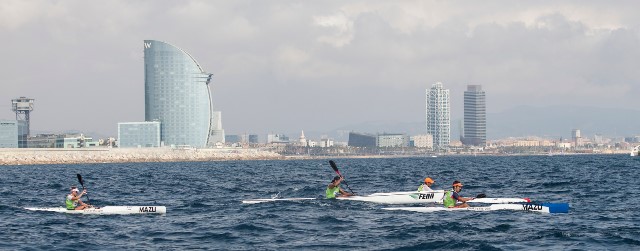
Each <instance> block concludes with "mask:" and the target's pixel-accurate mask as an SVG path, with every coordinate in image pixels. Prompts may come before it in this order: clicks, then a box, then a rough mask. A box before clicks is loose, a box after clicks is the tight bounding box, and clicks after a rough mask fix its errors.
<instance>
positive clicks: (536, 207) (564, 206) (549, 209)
mask: <svg viewBox="0 0 640 251" xmlns="http://www.w3.org/2000/svg"><path fill="white" fill-rule="evenodd" d="M382 209H384V210H393V211H411V212H419V213H432V212H442V211H447V212H449V211H477V212H487V211H497V210H513V211H528V212H539V213H568V212H569V204H568V203H541V204H533V203H525V204H492V205H490V206H486V207H465V208H446V207H385V208H382Z"/></svg>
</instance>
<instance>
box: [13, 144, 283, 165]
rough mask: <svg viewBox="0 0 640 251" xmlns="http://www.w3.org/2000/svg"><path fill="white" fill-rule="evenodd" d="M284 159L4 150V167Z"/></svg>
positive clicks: (259, 153)
mask: <svg viewBox="0 0 640 251" xmlns="http://www.w3.org/2000/svg"><path fill="white" fill-rule="evenodd" d="M260 159H263V160H266V159H283V157H282V155H280V154H277V153H274V152H269V151H263V150H259V149H238V148H221V149H170V148H123V149H119V148H88V149H30V148H27V149H0V165H34V164H73V163H122V162H178V161H223V160H260Z"/></svg>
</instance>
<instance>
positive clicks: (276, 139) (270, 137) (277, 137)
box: [267, 134, 289, 144]
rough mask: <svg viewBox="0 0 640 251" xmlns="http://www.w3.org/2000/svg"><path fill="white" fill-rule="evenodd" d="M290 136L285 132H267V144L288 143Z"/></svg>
mask: <svg viewBox="0 0 640 251" xmlns="http://www.w3.org/2000/svg"><path fill="white" fill-rule="evenodd" d="M288 143H289V137H287V136H285V135H284V134H267V144H288Z"/></svg>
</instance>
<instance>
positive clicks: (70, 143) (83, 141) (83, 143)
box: [55, 134, 100, 148]
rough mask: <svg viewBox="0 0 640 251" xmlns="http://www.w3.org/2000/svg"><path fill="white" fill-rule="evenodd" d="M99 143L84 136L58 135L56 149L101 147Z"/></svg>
mask: <svg viewBox="0 0 640 251" xmlns="http://www.w3.org/2000/svg"><path fill="white" fill-rule="evenodd" d="M99 145H100V144H99V142H98V141H93V138H91V137H85V136H84V135H83V134H79V135H77V134H67V135H58V138H56V145H55V147H56V148H87V147H97V146H99Z"/></svg>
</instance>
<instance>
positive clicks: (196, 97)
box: [144, 40, 212, 148]
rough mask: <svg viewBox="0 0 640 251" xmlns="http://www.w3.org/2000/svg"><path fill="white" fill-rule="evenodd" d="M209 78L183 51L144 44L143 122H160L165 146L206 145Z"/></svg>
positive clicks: (165, 45)
mask: <svg viewBox="0 0 640 251" xmlns="http://www.w3.org/2000/svg"><path fill="white" fill-rule="evenodd" d="M211 76H212V74H209V73H206V72H205V71H204V70H203V69H202V67H200V65H199V64H198V62H197V61H196V60H195V59H194V58H193V57H191V55H189V54H188V53H187V52H185V51H183V50H182V49H180V48H178V47H175V46H173V45H171V44H168V43H165V42H161V41H156V40H145V41H144V77H145V79H144V81H145V121H159V122H160V127H161V129H160V131H161V140H162V142H163V143H164V145H168V146H169V145H176V146H185V145H187V146H192V147H198V148H203V147H205V146H206V145H207V142H208V141H209V135H210V130H211V118H212V106H211V92H210V90H209V82H210V81H211Z"/></svg>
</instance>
